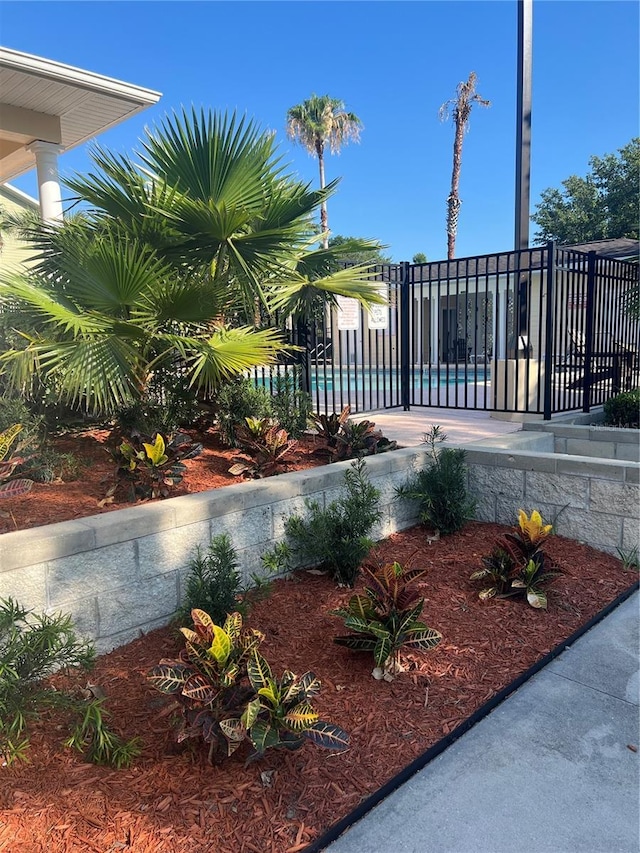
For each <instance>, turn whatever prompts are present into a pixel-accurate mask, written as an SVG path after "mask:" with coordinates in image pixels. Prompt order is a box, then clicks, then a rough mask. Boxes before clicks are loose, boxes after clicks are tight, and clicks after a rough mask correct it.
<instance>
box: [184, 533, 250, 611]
mask: <svg viewBox="0 0 640 853" xmlns="http://www.w3.org/2000/svg"><path fill="white" fill-rule="evenodd" d="M239 569H240V567H239V564H238V555H237V553H236V551H235V549H234V547H233V545H232V544H231V539H230V537H229V535H228V534H227V533H220V534H219V535H218V536H214V537H213V539H212V540H211V542H210V543H209V547H208V548H207V550H206V552H205V553H202V549H201V548H199V547H198V548H197V549H196V555H195V557H193V559H192V560H191V562H190V564H189V569H188V574H187V582H186V588H185V593H184V603H183V605H182V607H181V608H180V610H179V612H178V615H177V618H178V619H179V620H180V621H181V622H183V623H184V622H185V621H187V620H188V619H189V616H190V614H191V611H192V610H194V609H197V610H204V611H205V612H206V613H208V614H209V615H210V616H211V618H212V619H213V621H214V622H215V623H216V625H218V624H222V623H223V622H224V620H225V619H226V618H227V616H228V614H229V613H233V611H234V610H240V611H242V610H243V608H242V606H241V604H240V601H241V599H242V597H243V592H244V589H243V586H242V578H241V577H240V570H239Z"/></svg>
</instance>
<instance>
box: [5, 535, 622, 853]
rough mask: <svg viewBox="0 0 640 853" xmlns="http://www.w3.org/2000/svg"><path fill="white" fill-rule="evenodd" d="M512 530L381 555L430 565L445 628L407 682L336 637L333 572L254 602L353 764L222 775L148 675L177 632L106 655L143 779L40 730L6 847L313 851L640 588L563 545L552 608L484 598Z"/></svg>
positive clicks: (434, 605)
mask: <svg viewBox="0 0 640 853" xmlns="http://www.w3.org/2000/svg"><path fill="white" fill-rule="evenodd" d="M504 530H505V528H504V527H501V526H500V525H495V524H482V523H477V522H475V523H471V524H469V525H468V526H467V527H465V529H464V530H463V531H461V532H460V533H458V534H455V535H453V536H450V537H446V538H444V539H442V540H441V541H440V542H437V543H435V544H433V545H430V546H429V545H425V535H424V531H423V530H422V529H420V528H418V527H415V528H412V529H410V530H408V531H405V532H403V533H399V534H396V535H394V536H392V537H390V538H389V539H388V540H386V541H385V542H383V543H381V544H380V545H379V546H378V547H377V549H376V551H375V552H374V555H373V557H374V558H375V560H376V561H378V560H380V561H385V562H386V561H389V560H394V559H396V560H399V561H400V562H402V563H404V564H405V565H406V564H409V565H411V566H414V567H417V566H426V567H427V568H428V570H429V574H428V577H427V580H426V581H425V582H424V584H423V590H424V595H425V597H426V601H427V603H426V607H425V611H424V618H425V621H426V622H427V624H429V625H430V626H432V627H434V628H436V629H438V630H439V631H441V632H442V634H443V635H444V639H443V641H442V643H441V644H440V646H439V647H438V648H437V649H435V650H434V651H432V652H427V653H423V654H411V655H409V656H407V659H406V660H407V661H408V663H409V667H408V669H407V671H405V672H404V673H402V674H400V675H398V676H397V677H396V679H395V680H394V681H393V682H392V683H386V682H378V681H374V680H373V679H372V677H371V669H372V662H371V659H370V658H369V656H367V655H357V654H354V653H352V652H350V651H349V650H348V649H345V648H342V647H340V646H336V645H335V644H333V643H332V637H334V636H335V635H336V634H337V633H341V628H343V626H342V622H341V620H339V619H337V618H336V617H332V616H330V615H329V611H330V610H331V609H332V608H335V607H336V606H339V605H340V604H341V603H343V602H344V601H345V599H347V598H348V596H349V595H350V592H349V591H348V590H344V589H337V588H336V587H335V585H334V584H333V583H332V582H331V581H330V580H329V579H328V578H326V577H324V576H317V575H313V574H309V573H307V572H299V573H296V574H295V575H294V576H293V578H292V579H290V580H285V581H279V582H278V583H277V584H276V585H275V590H274V592H273V595H272V596H271V597H270V598H269V599H267V600H265V601H263V602H260V603H258V604H257V605H256V606H255V607H254V608H253V610H252V611H251V613H250V619H249V621H250V624H252V625H253V626H255V627H259V628H260V629H261V630H263V631H264V632H265V633H266V635H267V639H266V641H265V643H264V644H263V650H264V652H265V654H266V656H267V658H268V659H269V660H270V661H271V662H272V665H273V666H274V668H275V669H276V670H277V671H278V672H279V673H281V671H282V669H283V668H285V667H286V668H290V669H293V670H294V671H295V672H297V673H298V674H301V673H302V672H304V671H305V670H307V669H312V670H313V671H315V672H316V674H317V675H318V676H319V677H320V678H321V680H322V682H323V690H322V692H321V694H320V696H319V697H318V699H317V700H316V704H317V706H318V709H319V711H320V712H321V716H322V717H324V718H325V719H327V720H330V721H333V722H335V723H338V724H339V725H341V726H343V727H344V728H345V729H347V731H349V732H350V734H351V749H350V750H349V751H348V752H346V753H343V754H340V755H338V754H333V753H329V752H325V751H323V750H321V749H319V748H316V747H314V746H313V745H311V744H306V745H305V746H304V747H303V748H302V749H300V750H299V751H297V752H294V753H289V752H282V753H280V752H277V751H275V752H274V751H271V752H268V753H267V754H266V756H265V757H264V759H263V760H262V761H261V762H257V763H253V764H251V765H250V766H249V767H247V768H245V767H244V756H245V755H246V753H245V754H244V755H242V754H239V753H236V754H235V755H234V756H233V757H232V758H231V759H229V760H228V761H227V762H226V763H222V764H221V765H219V766H216V767H211V766H209V765H208V764H207V761H206V752H207V750H206V747H204V745H202V747H201V746H200V745H199V744H196V743H195V742H189V741H188V742H187V744H188V745H187V744H185V745H181V746H177V745H175V743H174V741H173V736H172V729H171V725H170V721H169V719H168V718H167V716H166V715H163V714H162V708H163V706H164V705H165V701H166V697H162V696H161V695H160V694H159V693H157V692H155V691H154V690H152V689H151V688H149V686H148V684H147V682H146V680H145V673H146V672H147V671H148V670H149V669H150V668H151V667H152V666H153V665H155V664H156V663H157V662H158V661H159V659H160V658H162V657H171V656H172V655H174V654H175V653H176V652H177V651H178V649H179V647H180V644H179V641H178V640H177V639H176V635H175V633H174V632H172V630H171V629H162V630H157V631H153V632H151V633H150V634H148V635H147V636H144V637H141V638H140V639H138V640H135V641H134V642H132V643H130V644H129V645H127V646H124V647H122V648H120V649H116V650H115V651H113V652H111V654H108V655H105V656H103V657H102V658H101V659H100V660H99V663H98V666H97V670H96V672H95V675H94V676H93V677H92V681H94V682H96V683H98V684H100V685H101V686H102V687H103V688H104V690H105V691H106V693H107V696H108V699H107V704H108V707H109V708H110V709H111V711H112V712H113V717H114V721H115V725H116V727H117V728H118V730H119V731H120V732H121V733H122V734H124V735H125V736H128V737H129V736H132V735H134V734H137V735H140V736H142V738H143V740H144V750H143V753H142V755H141V756H140V757H139V758H138V759H137V760H136V762H135V766H134V767H132V768H131V769H129V770H122V771H114V770H111V769H109V768H101V767H95V766H93V765H89V764H85V763H83V761H82V758H81V757H80V756H79V755H78V754H77V753H73V752H71V751H69V750H65V749H62V748H60V747H59V742H60V740H61V739H62V737H63V736H64V731H63V730H62V729H59V728H57V727H56V725H55V724H53V723H52V721H50V720H48V719H46V718H45V719H43V720H42V721H40V722H39V724H38V726H37V727H35V728H34V730H33V731H32V745H31V751H30V759H31V763H30V764H29V765H20V766H15V765H14V766H12V767H10V768H7V769H4V770H0V780H1V782H0V851H3V853H23V852H24V851H28V853H39V852H40V851H43V853H44V851H46V853H71V851H73V853H76V851H77V853H86V851H96V853H112V851H120V850H124V851H131V853H174V851H175V853H178V851H194V850H196V851H198V853H207V852H208V851H210V853H214V851H215V853H247V851H251V852H252V853H295V851H302V850H303V849H304V847H305V845H307V844H308V843H309V842H310V841H312V840H313V839H315V838H317V837H318V836H319V835H320V834H321V833H322V832H323V831H324V830H326V829H327V828H328V827H329V826H330V825H331V824H333V823H334V822H336V821H337V820H339V819H340V818H342V817H343V816H345V815H346V814H348V813H349V812H350V811H351V810H352V809H353V808H354V807H356V806H357V805H358V804H359V803H360V802H361V801H362V800H363V799H365V798H366V797H367V796H369V795H370V794H371V793H373V792H374V791H376V790H377V789H378V788H379V787H380V786H381V785H382V784H383V783H384V782H385V781H387V780H388V779H390V778H391V777H392V776H394V775H395V774H396V773H397V772H398V771H399V770H400V769H402V768H403V767H405V766H406V765H407V764H408V763H409V762H410V761H411V760H412V759H414V758H416V757H417V756H419V755H420V754H422V753H423V752H424V751H425V750H426V749H427V748H428V747H429V746H431V745H432V744H434V743H435V742H437V741H438V740H439V739H441V738H442V737H443V736H445V735H447V734H448V733H449V732H451V731H452V730H453V729H454V728H455V727H456V726H457V725H458V724H459V723H461V722H462V721H464V720H465V719H466V718H468V717H469V716H470V715H471V714H472V713H473V712H474V711H475V710H476V709H477V708H479V707H480V706H481V705H482V704H483V703H485V702H486V701H487V700H488V699H490V698H491V697H492V696H494V695H495V694H496V693H497V692H498V691H499V690H500V689H501V688H503V687H505V686H506V685H508V684H509V683H511V682H512V681H513V679H514V678H515V677H516V676H517V675H519V674H520V673H522V672H524V671H525V670H527V669H528V668H529V667H530V666H531V665H532V664H534V663H535V662H536V661H537V660H539V659H540V658H541V657H542V656H543V655H545V654H546V653H547V652H549V651H550V650H551V649H553V648H554V647H555V646H556V645H558V644H559V643H560V642H562V640H564V639H566V638H567V637H568V636H569V635H570V634H571V633H572V632H573V631H575V630H576V629H577V628H578V627H579V626H581V625H583V624H584V623H585V622H587V621H588V620H589V619H590V618H591V617H592V616H593V615H594V614H596V613H597V612H598V611H600V610H601V609H602V608H603V607H604V606H605V605H606V604H607V603H609V602H610V601H612V600H613V599H615V598H616V597H617V596H618V595H619V594H620V593H621V592H622V591H623V590H626V589H628V588H629V587H630V586H631V585H632V583H633V582H634V581H635V579H636V576H635V575H633V574H631V573H629V572H625V571H624V570H623V568H622V566H621V563H620V561H619V560H617V559H615V558H614V557H611V556H608V555H605V554H602V553H600V552H598V551H596V550H594V549H593V548H590V547H588V546H585V545H579V544H577V543H575V542H572V541H570V540H567V539H563V538H561V537H552V538H551V539H550V540H549V542H548V547H547V551H548V553H549V555H550V556H551V558H552V559H553V560H554V561H555V563H556V564H557V566H558V567H559V568H560V569H561V571H562V574H561V575H560V576H559V577H557V578H556V579H555V580H554V581H553V583H552V584H551V585H550V587H549V609H548V611H547V612H540V611H536V610H533V609H532V608H530V607H528V606H527V605H526V604H525V603H524V601H521V600H513V599H510V600H493V601H489V602H480V601H479V599H478V597H477V586H476V585H475V584H473V583H471V582H470V581H469V575H470V573H471V572H472V571H473V570H474V569H475V568H477V567H478V565H479V562H480V558H481V556H482V555H483V554H487V553H488V552H489V551H490V550H491V547H492V545H493V544H494V540H495V538H496V536H498V535H499V534H501V533H502V532H504ZM239 752H241V751H239Z"/></svg>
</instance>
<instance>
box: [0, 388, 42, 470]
mask: <svg viewBox="0 0 640 853" xmlns="http://www.w3.org/2000/svg"><path fill="white" fill-rule="evenodd" d="M13 424H21V426H22V430H21V431H20V441H19V445H20V452H21V455H24V456H27V455H31V454H34V453H37V452H39V451H40V450H42V449H43V447H44V443H45V424H44V418H43V417H41V416H39V415H34V414H33V412H32V411H31V409H30V408H29V407H28V406H27V405H26V403H25V402H24V401H23V400H22V399H20V397H11V396H7V397H0V432H4V431H5V430H7V429H9V427H11V426H13Z"/></svg>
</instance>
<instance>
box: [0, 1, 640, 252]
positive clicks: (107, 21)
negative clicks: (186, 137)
mask: <svg viewBox="0 0 640 853" xmlns="http://www.w3.org/2000/svg"><path fill="white" fill-rule="evenodd" d="M638 10H639V6H638V4H637V3H636V2H634V0H630V2H618V1H617V0H606V2H582V0H567V1H565V0H535V2H534V13H533V26H534V35H533V45H534V48H533V110H532V127H533V131H532V174H531V180H532V198H531V204H532V210H533V207H534V205H535V203H536V202H537V200H538V198H539V194H540V192H541V190H543V189H545V188H546V187H549V186H559V184H560V182H561V181H562V180H563V179H564V178H566V177H568V176H569V175H570V174H585V173H586V171H587V169H588V159H589V157H590V156H591V155H592V154H598V155H602V154H605V153H609V152H615V151H616V150H617V149H618V148H620V147H621V146H623V145H625V144H626V143H627V142H629V140H630V139H631V138H632V137H633V136H637V135H638V133H639V130H638V126H639V108H638V104H639V102H640V97H639V92H638V50H639V49H638V29H639V20H638V16H639V12H638ZM0 40H1V41H2V44H3V45H4V46H6V47H10V48H14V49H17V50H23V51H26V52H28V53H33V54H36V55H39V56H44V57H47V58H50V59H54V60H57V61H60V62H64V63H67V64H70V65H75V66H78V67H80V68H85V69H88V70H91V71H95V72H98V73H101V74H105V75H108V76H110V77H116V78H119V79H122V80H126V81H127V82H130V83H136V84H138V85H141V86H146V87H148V88H151V89H155V90H157V91H160V92H162V93H163V97H162V98H161V100H160V102H159V104H158V105H157V106H156V107H154V108H152V109H150V110H147V111H146V112H144V113H142V114H141V115H140V116H136V117H134V118H133V119H130V120H129V121H127V122H125V123H123V124H122V125H120V126H119V127H117V128H115V129H113V130H111V131H109V132H107V133H105V134H103V135H102V136H101V137H100V143H101V144H102V145H104V146H105V147H108V148H111V149H113V150H118V151H123V152H125V151H131V150H132V149H134V148H135V146H136V142H137V139H138V138H139V137H140V135H141V133H142V130H143V128H144V126H145V125H149V124H153V123H154V122H155V121H158V120H159V119H161V118H162V117H163V115H164V114H165V113H166V112H168V111H171V110H172V109H179V108H180V106H181V105H187V106H188V105H191V104H195V105H196V106H198V107H200V106H205V107H211V108H214V109H221V110H225V109H238V110H239V111H240V112H243V113H244V112H246V113H247V114H248V115H249V116H251V117H253V118H255V119H256V120H257V121H258V122H259V123H260V125H262V126H263V127H265V128H270V129H273V130H276V131H277V133H278V138H279V139H280V140H281V148H282V153H283V154H284V155H285V159H286V160H287V161H288V162H290V164H291V168H292V171H294V172H296V173H297V174H298V175H299V176H300V177H302V178H303V179H304V180H306V181H311V182H314V183H316V182H317V162H316V161H315V160H314V159H312V158H311V157H310V156H309V155H308V154H307V153H306V152H305V151H304V149H302V148H300V147H298V146H295V145H294V144H293V143H292V142H290V141H289V140H287V138H286V135H285V132H284V125H285V116H286V112H287V109H288V108H289V107H290V106H292V105H294V104H297V103H300V102H301V101H303V100H305V98H308V97H309V96H310V95H311V93H313V92H315V93H317V94H330V95H331V96H332V97H336V98H341V99H343V100H344V101H345V102H346V105H347V108H348V109H349V110H351V111H353V112H355V113H356V114H357V115H358V116H359V117H360V118H361V119H362V121H363V123H364V127H365V129H364V131H363V133H362V138H361V142H360V144H357V145H354V144H352V145H349V146H348V147H346V148H344V149H343V151H342V153H341V154H340V155H339V156H333V157H330V158H328V160H327V179H333V178H334V177H339V176H340V177H342V181H341V183H340V187H339V189H338V193H337V195H336V196H335V197H334V198H333V199H331V201H330V202H329V225H330V228H331V230H332V232H333V233H334V234H348V235H353V236H362V237H371V238H377V239H379V240H380V241H381V242H383V243H385V244H388V245H389V249H388V250H387V254H390V255H392V257H393V259H394V260H396V261H399V260H410V259H411V257H412V256H413V254H414V253H415V252H419V251H421V252H424V253H425V254H427V256H428V257H429V259H430V260H436V259H439V258H443V257H445V256H446V234H445V203H446V197H447V195H448V192H449V184H450V180H451V156H452V141H453V127H452V124H451V122H448V123H447V124H442V123H441V122H440V121H439V119H438V109H439V107H440V105H441V104H442V103H443V102H444V101H445V100H447V99H448V98H450V97H453V95H454V94H455V88H456V85H457V84H458V83H459V82H460V81H461V80H463V79H466V78H467V76H468V74H469V72H470V71H475V72H476V74H477V76H478V92H479V93H480V94H481V95H482V96H483V97H485V98H488V99H490V100H491V102H492V106H491V108H490V109H481V108H476V109H474V111H473V114H472V116H471V126H470V131H469V134H468V135H467V137H466V139H465V145H464V154H463V164H462V178H461V187H460V194H461V198H462V201H463V204H462V208H461V213H460V224H459V232H458V241H457V246H456V253H457V255H458V256H459V257H463V256H465V255H471V254H478V253H485V252H493V251H506V250H509V249H511V248H512V247H513V230H514V229H513V217H514V183H515V181H514V176H515V153H514V152H515V124H516V122H515V105H516V3H515V2H514V0H495V2H485V0H475V2H456V0H447V2H435V0H434V2H400V0H396V2H367V1H366V0H362V2H320V3H317V2H269V0H264V2H180V3H173V2H152V0H149V2H117V0H112V1H111V2H28V0H27V1H25V0H21V1H20V2H7V0H3V2H2V6H1V8H0ZM86 152H87V146H84V147H83V148H81V149H77V150H75V151H72V152H69V153H68V154H65V155H64V156H63V157H62V158H61V160H60V169H61V173H62V174H63V175H64V174H69V173H72V172H74V171H83V170H85V169H87V168H88V165H89V159H88V157H87V153H86ZM14 183H15V184H16V185H17V186H18V187H20V188H21V189H23V190H25V191H26V192H30V193H31V194H34V195H35V194H36V183H35V176H34V175H33V174H32V175H28V176H24V177H23V178H20V179H18V180H16V181H15V182H14ZM534 230H535V225H533V223H532V235H533V232H534Z"/></svg>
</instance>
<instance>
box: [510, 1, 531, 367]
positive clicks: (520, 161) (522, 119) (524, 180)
mask: <svg viewBox="0 0 640 853" xmlns="http://www.w3.org/2000/svg"><path fill="white" fill-rule="evenodd" d="M532 41H533V0H518V80H517V101H516V207H515V247H514V248H515V250H516V252H518V251H520V250H523V249H528V248H529V205H530V196H531V60H532ZM520 260H521V257H520V255H518V261H520ZM528 284H529V282H528V276H527V275H519V276H518V320H517V324H518V335H526V334H527V328H528V314H529V299H528ZM521 340H523V341H524V339H521ZM526 343H527V344H528V341H527V342H526ZM528 351H529V349H528V346H527V348H526V350H525V352H524V353H523V355H525V356H526V355H527V353H528ZM516 354H517V350H516Z"/></svg>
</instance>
